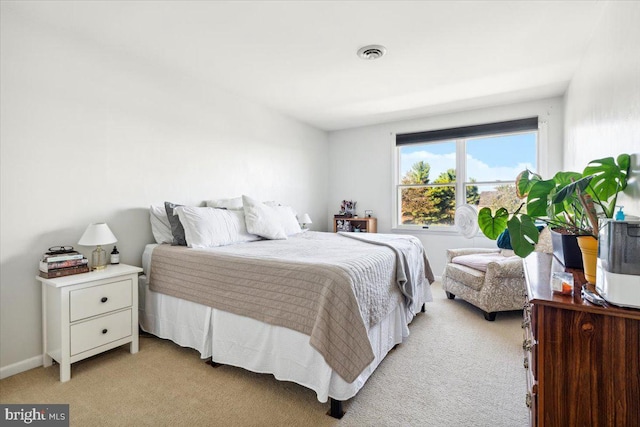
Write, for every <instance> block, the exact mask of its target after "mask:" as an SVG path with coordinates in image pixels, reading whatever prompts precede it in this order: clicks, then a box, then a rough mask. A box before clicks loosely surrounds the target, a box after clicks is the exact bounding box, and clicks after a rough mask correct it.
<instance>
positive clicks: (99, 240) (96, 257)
mask: <svg viewBox="0 0 640 427" xmlns="http://www.w3.org/2000/svg"><path fill="white" fill-rule="evenodd" d="M117 241H118V239H116V236H114V235H113V233H112V232H111V230H110V229H109V226H108V225H107V224H106V223H104V222H101V223H97V224H89V226H88V227H87V229H86V230H85V232H84V234H83V235H82V237H81V238H80V240H79V241H78V244H79V245H81V246H96V249H95V250H94V251H93V252H91V269H92V270H104V269H105V267H106V266H107V251H105V250H104V249H102V247H101V245H108V244H111V243H116V242H117Z"/></svg>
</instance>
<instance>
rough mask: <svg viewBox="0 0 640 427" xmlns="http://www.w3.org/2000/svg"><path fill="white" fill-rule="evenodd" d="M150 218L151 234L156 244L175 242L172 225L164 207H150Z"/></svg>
mask: <svg viewBox="0 0 640 427" xmlns="http://www.w3.org/2000/svg"><path fill="white" fill-rule="evenodd" d="M149 218H150V220H151V232H152V233H153V238H154V239H156V243H171V242H173V234H171V224H170V223H169V218H167V210H166V209H165V207H164V205H151V206H149Z"/></svg>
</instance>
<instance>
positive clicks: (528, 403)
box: [524, 392, 532, 408]
mask: <svg viewBox="0 0 640 427" xmlns="http://www.w3.org/2000/svg"><path fill="white" fill-rule="evenodd" d="M531 400H532V399H531V393H530V392H527V397H526V398H525V400H524V401H525V403H526V404H527V408H531Z"/></svg>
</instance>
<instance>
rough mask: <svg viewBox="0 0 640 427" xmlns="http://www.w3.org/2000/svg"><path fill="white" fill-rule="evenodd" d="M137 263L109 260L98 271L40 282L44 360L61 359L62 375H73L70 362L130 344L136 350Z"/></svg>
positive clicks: (65, 378)
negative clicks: (135, 264)
mask: <svg viewBox="0 0 640 427" xmlns="http://www.w3.org/2000/svg"><path fill="white" fill-rule="evenodd" d="M140 272H142V269H141V268H140V267H134V266H130V265H125V264H118V265H109V266H107V268H106V269H104V270H101V271H92V272H89V273H82V274H75V275H71V276H65V277H58V278H55V279H45V278H42V277H40V276H36V279H38V280H39V281H40V282H42V348H43V355H42V364H43V365H44V366H45V367H47V366H51V365H52V360H55V361H56V362H58V363H59V364H60V381H62V382H65V381H69V380H70V379H71V364H72V363H75V362H77V361H79V360H82V359H86V358H87V357H91V356H94V355H96V354H98V353H102V352H103V351H106V350H110V349H112V348H115V347H118V346H121V345H123V344H126V343H131V344H130V351H131V353H132V354H134V353H137V352H138V273H140Z"/></svg>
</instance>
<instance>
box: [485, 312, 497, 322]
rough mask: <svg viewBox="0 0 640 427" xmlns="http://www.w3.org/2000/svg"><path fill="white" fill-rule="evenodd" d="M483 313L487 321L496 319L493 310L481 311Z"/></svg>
mask: <svg viewBox="0 0 640 427" xmlns="http://www.w3.org/2000/svg"><path fill="white" fill-rule="evenodd" d="M482 313H483V314H484V319H485V320H487V321H489V322H493V321H494V320H496V314H498V313H496V312H495V311H492V312H491V313H487V312H486V311H483V312H482Z"/></svg>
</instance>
